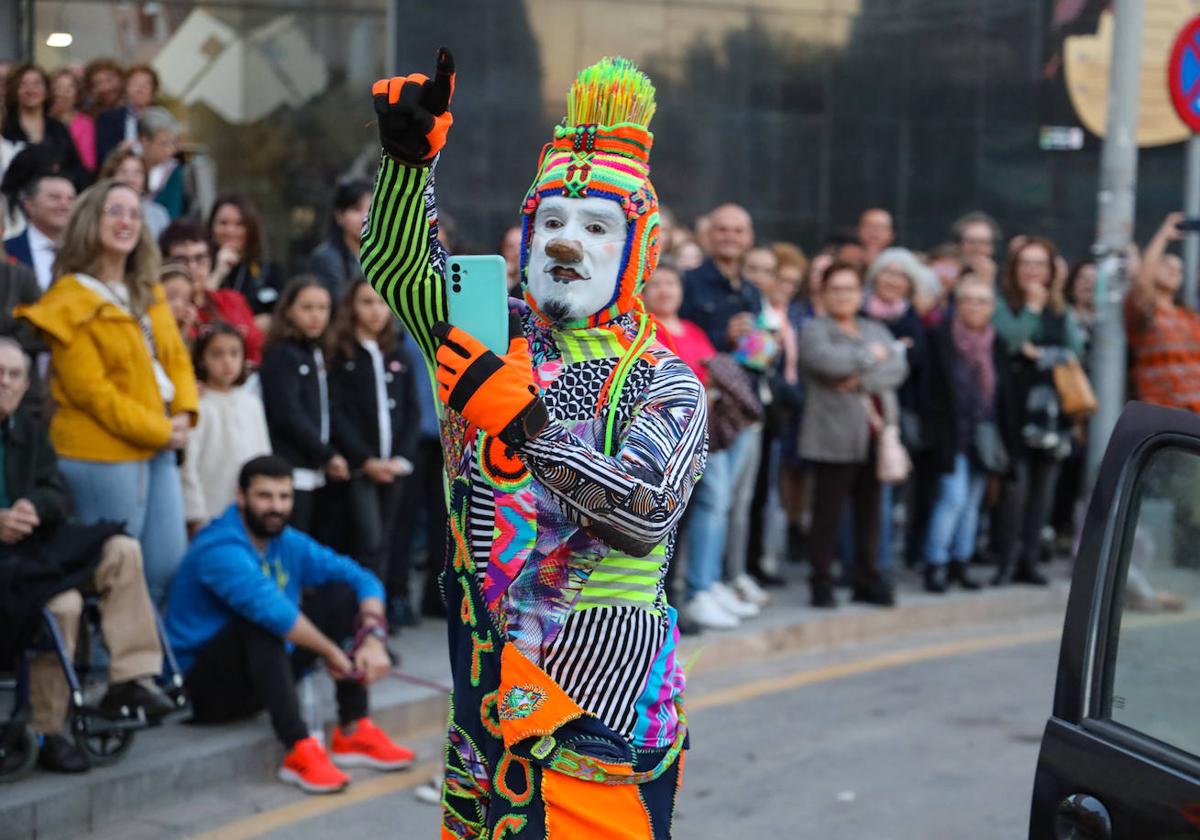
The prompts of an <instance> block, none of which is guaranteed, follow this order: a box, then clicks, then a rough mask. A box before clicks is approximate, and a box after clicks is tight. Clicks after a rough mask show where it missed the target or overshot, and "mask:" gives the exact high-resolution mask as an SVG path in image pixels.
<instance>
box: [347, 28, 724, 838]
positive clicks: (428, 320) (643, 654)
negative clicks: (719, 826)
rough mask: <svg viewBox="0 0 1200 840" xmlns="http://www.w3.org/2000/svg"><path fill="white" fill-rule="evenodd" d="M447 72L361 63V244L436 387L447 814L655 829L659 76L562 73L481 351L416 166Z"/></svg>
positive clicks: (673, 453) (563, 832) (679, 463)
mask: <svg viewBox="0 0 1200 840" xmlns="http://www.w3.org/2000/svg"><path fill="white" fill-rule="evenodd" d="M454 83H455V77H454V65H453V60H452V59H451V57H450V55H449V53H448V52H446V51H445V50H442V51H441V52H440V53H439V56H438V68H437V73H436V75H435V77H434V78H433V79H429V78H427V77H425V76H423V75H420V74H413V75H410V76H403V77H394V78H391V79H383V80H380V81H379V82H376V84H375V88H374V91H373V94H374V99H375V110H376V113H377V115H378V117H379V131H380V140H381V145H382V146H383V151H384V155H383V161H382V165H381V168H380V173H379V178H378V181H377V183H376V187H375V195H374V200H373V202H372V206H371V213H370V216H369V217H368V221H367V227H366V231H365V235H364V238H363V251H362V254H363V260H362V261H363V270H364V273H365V274H366V276H367V278H368V280H369V281H370V282H371V283H372V285H373V286H374V287H375V288H376V290H377V291H379V293H380V294H381V295H382V296H383V298H384V299H385V300H386V301H388V303H389V304H390V305H391V306H392V308H393V309H394V310H395V311H396V313H397V314H398V315H399V316H400V318H401V319H402V320H403V321H404V322H405V325H406V326H407V327H408V329H409V330H410V331H411V333H412V335H413V337H414V338H415V339H416V341H417V343H418V344H419V345H420V347H421V349H422V351H423V352H424V354H425V356H426V360H427V361H428V362H429V363H430V365H431V366H432V367H433V368H434V370H435V375H436V380H437V392H438V397H439V399H440V402H441V403H442V415H441V418H440V421H441V435H442V445H443V448H444V450H445V455H446V458H445V463H446V469H447V473H448V475H447V478H448V487H449V496H450V503H449V511H450V531H451V535H452V537H453V539H452V540H451V545H450V547H449V557H448V558H447V564H446V568H445V570H444V572H443V592H444V593H445V595H446V597H447V600H448V608H449V609H448V612H449V614H450V615H449V621H450V627H449V636H450V656H451V665H452V671H453V678H454V694H453V698H452V707H451V709H452V711H451V719H450V727H449V733H448V746H447V758H446V779H445V784H444V788H443V797H442V802H443V810H442V836H443V837H454V838H483V837H499V836H505V837H510V838H521V837H551V838H560V837H599V836H606V837H627V838H635V837H636V838H663V837H667V836H669V833H670V828H671V817H672V812H673V808H674V797H675V791H676V789H677V787H678V784H679V779H680V772H681V765H682V760H681V750H682V749H683V747H684V745H685V741H686V736H687V728H686V718H685V717H684V715H683V710H682V704H681V702H680V700H681V696H682V694H683V688H684V674H683V668H682V667H681V664H680V663H679V662H678V661H677V659H676V656H675V645H676V642H677V639H678V632H677V629H676V626H675V610H674V609H673V608H672V607H671V606H670V605H669V604H667V601H666V596H665V589H664V587H663V577H664V575H665V572H666V568H667V564H668V563H669V562H670V559H671V555H672V554H673V551H674V535H675V529H676V526H677V524H678V522H679V519H680V517H681V516H682V514H683V510H684V508H685V506H686V505H687V501H688V497H689V495H690V494H691V490H692V487H693V485H694V484H695V482H696V480H697V479H698V478H699V476H700V474H701V472H702V471H703V468H704V460H705V452H706V439H707V433H706V427H707V417H706V413H705V399H704V391H703V388H702V387H701V385H700V383H699V381H698V380H697V379H696V377H695V376H694V375H693V374H692V372H691V371H690V369H688V367H687V366H686V365H685V364H684V363H683V362H682V361H680V360H679V359H678V358H677V357H676V356H674V355H673V354H672V353H671V352H670V351H668V350H667V349H666V348H665V347H664V346H663V345H662V344H661V343H660V342H659V341H658V340H657V339H656V332H655V325H654V322H653V320H652V319H651V318H650V317H649V316H648V315H647V314H646V312H645V309H644V307H643V305H642V301H641V296H640V291H641V286H642V283H643V282H644V280H645V279H646V278H647V277H648V276H649V275H650V273H651V272H652V271H653V270H654V267H655V265H656V263H657V260H658V200H657V197H656V195H655V192H654V188H653V186H652V184H651V183H650V180H649V154H650V148H651V145H652V142H653V135H652V134H651V133H650V132H649V130H648V128H647V126H648V124H649V122H650V118H651V117H652V116H653V113H654V107H655V106H654V88H653V86H652V85H651V83H650V81H649V79H647V78H646V77H645V76H644V75H643V74H642V73H641V72H640V71H638V70H637V68H636V67H634V66H633V65H632V64H631V63H630V62H628V61H625V60H624V59H604V60H603V61H601V62H599V63H597V64H596V65H593V66H592V67H589V68H586V69H585V70H583V71H582V72H581V73H580V75H579V78H578V79H577V80H576V82H575V84H574V85H573V86H572V88H571V91H570V93H569V96H568V108H567V110H568V115H567V119H566V120H564V122H563V124H562V125H560V126H558V127H557V128H556V129H555V131H554V137H553V138H552V141H551V143H550V144H548V145H547V146H546V147H545V148H544V150H543V152H542V156H541V159H540V160H539V162H538V172H537V176H536V178H535V180H534V183H533V186H532V187H531V189H530V191H529V193H528V194H527V195H526V197H525V203H524V205H523V208H522V215H523V219H522V228H521V239H520V254H521V256H520V280H521V291H522V293H523V296H524V300H515V299H510V300H509V302H508V313H507V320H508V345H507V349H506V351H503V352H501V353H496V352H493V351H491V350H488V349H487V348H486V347H485V346H484V344H483V343H482V342H481V341H480V340H479V339H478V338H477V337H476V336H474V335H472V334H471V332H470V331H469V330H467V329H463V328H462V326H461V325H451V324H448V323H446V322H445V319H446V317H447V305H446V290H445V278H444V277H443V276H442V266H445V265H446V256H445V254H443V253H442V252H441V251H440V249H439V246H438V245H437V244H436V230H437V220H436V204H435V202H434V199H433V167H434V164H435V163H436V161H437V158H438V156H439V153H440V152H441V150H442V148H443V147H444V145H445V141H446V133H447V131H448V130H449V128H450V125H451V123H452V122H453V118H452V116H451V114H450V112H449V110H448V108H449V105H450V100H451V96H452V93H453V90H454ZM451 265H453V264H451ZM462 284H463V287H464V291H465V290H466V286H467V280H466V279H465V278H464V279H463V281H462ZM495 317H497V318H504V317H505V313H504V312H503V311H500V312H497V313H496V316H495Z"/></svg>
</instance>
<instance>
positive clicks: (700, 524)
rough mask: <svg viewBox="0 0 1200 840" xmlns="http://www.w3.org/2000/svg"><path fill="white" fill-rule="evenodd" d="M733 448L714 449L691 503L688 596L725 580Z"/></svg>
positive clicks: (694, 490)
mask: <svg viewBox="0 0 1200 840" xmlns="http://www.w3.org/2000/svg"><path fill="white" fill-rule="evenodd" d="M729 453H730V450H728V449H725V450H722V451H720V452H712V453H710V454H709V456H708V463H707V464H706V465H705V467H704V475H703V476H702V477H701V478H700V483H699V484H697V485H696V487H695V489H693V490H692V498H691V500H690V501H689V503H688V507H689V511H688V521H687V531H686V533H685V534H684V538H685V540H686V542H685V545H686V550H687V570H686V575H685V583H686V585H687V597H688V598H689V599H690V598H691V597H692V596H693V595H695V594H696V593H697V592H704V591H706V590H707V589H708V588H709V587H710V586H712V585H713V584H714V583H716V582H717V581H718V580H720V579H721V557H722V555H723V554H724V551H725V533H726V531H728V529H729V505H730V503H731V502H732V501H733V487H732V486H731V480H730V475H729V474H730V458H729Z"/></svg>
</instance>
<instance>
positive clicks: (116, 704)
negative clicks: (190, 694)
mask: <svg viewBox="0 0 1200 840" xmlns="http://www.w3.org/2000/svg"><path fill="white" fill-rule="evenodd" d="M138 709H141V710H142V712H143V713H144V714H145V716H146V720H149V721H154V720H158V719H159V718H162V717H165V716H166V715H169V714H170V713H171V712H173V711H175V704H174V703H173V702H171V698H170V697H168V696H167V695H166V694H165V693H163V690H162V689H161V688H159V687H158V686H157V685H155V684H154V682H153V681H152V680H150V679H149V678H146V679H141V680H130V681H129V682H123V683H114V684H113V685H110V686H109V687H108V691H106V692H104V697H103V698H101V700H100V710H101V711H102V712H104V713H105V714H107V715H112V716H113V717H130V718H132V717H137V716H138V711H137V710H138Z"/></svg>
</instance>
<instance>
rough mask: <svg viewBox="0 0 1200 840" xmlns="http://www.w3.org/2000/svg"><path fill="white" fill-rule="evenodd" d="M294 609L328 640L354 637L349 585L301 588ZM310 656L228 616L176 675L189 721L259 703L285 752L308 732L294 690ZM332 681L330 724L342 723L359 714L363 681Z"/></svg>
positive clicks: (217, 718)
mask: <svg viewBox="0 0 1200 840" xmlns="http://www.w3.org/2000/svg"><path fill="white" fill-rule="evenodd" d="M301 607H302V608H303V611H304V615H305V616H307V617H308V620H309V621H311V622H312V623H313V624H315V625H316V626H317V629H319V630H320V631H321V632H322V633H324V634H325V635H326V636H328V637H329V638H331V639H333V640H334V641H336V642H340V641H343V640H346V639H350V638H352V637H353V636H354V618H355V616H356V615H357V614H358V599H357V597H356V596H355V593H354V590H353V589H351V588H350V587H349V586H347V585H345V584H331V585H329V586H325V587H322V588H321V589H312V590H308V591H307V592H306V593H305V597H304V600H303V603H302V604H301ZM316 659H317V655H316V654H315V653H313V652H312V651H310V650H306V649H304V648H295V649H294V650H293V651H292V652H291V653H290V654H289V653H288V650H287V647H286V645H285V642H284V640H283V639H281V638H280V637H279V636H276V635H275V634H274V633H272V632H270V631H269V630H266V629H264V628H263V627H261V626H259V625H257V624H255V623H253V622H251V621H247V620H246V619H244V618H240V617H239V618H235V619H233V620H232V621H230V622H229V624H227V625H226V626H225V627H224V628H223V629H222V630H221V631H220V632H219V633H217V635H216V636H214V637H213V638H212V639H210V640H209V641H208V642H207V643H206V644H205V645H204V647H202V648H201V649H200V652H199V653H198V654H197V655H196V661H195V662H194V663H193V664H192V667H191V669H190V670H189V671H188V672H187V676H186V677H185V678H184V685H185V688H186V689H187V693H188V696H189V697H190V698H191V700H192V712H193V719H194V720H195V721H196V722H197V723H228V722H229V721H232V720H238V719H239V718H245V717H250V716H251V715H254V714H257V713H258V712H259V711H261V710H262V709H264V708H265V709H266V710H267V713H268V714H269V715H270V716H271V728H272V729H274V730H275V735H276V737H278V738H279V740H280V741H282V742H283V745H284V747H286V748H287V749H289V750H290V749H291V748H292V745H293V744H295V743H296V742H297V741H300V740H302V739H304V738H307V737H308V725H307V724H306V723H305V721H304V718H303V717H302V716H301V714H300V703H299V699H298V698H297V696H296V678H297V677H298V676H300V675H302V674H303V673H304V672H305V671H307V670H308V669H309V668H310V667H311V666H312V664H313V663H314V662H315V661H316ZM336 685H337V706H338V723H339V724H341V725H342V726H345V725H347V724H350V723H353V722H354V721H356V720H359V719H360V718H363V717H366V714H367V689H366V687H365V686H363V685H362V684H361V683H359V682H355V681H353V680H342V681H339V682H337V684H336Z"/></svg>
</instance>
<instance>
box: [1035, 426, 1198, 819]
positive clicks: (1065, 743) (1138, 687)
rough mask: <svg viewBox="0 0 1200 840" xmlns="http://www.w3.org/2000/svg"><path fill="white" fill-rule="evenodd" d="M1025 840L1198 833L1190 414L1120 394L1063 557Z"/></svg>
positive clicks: (1194, 465) (1193, 435) (1194, 469)
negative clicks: (1052, 677)
mask: <svg viewBox="0 0 1200 840" xmlns="http://www.w3.org/2000/svg"><path fill="white" fill-rule="evenodd" d="M1029 836H1030V837H1031V838H1034V840H1050V838H1054V840H1066V838H1080V839H1082V838H1110V837H1111V838H1117V840H1123V839H1124V838H1138V840H1156V839H1157V838H1182V837H1200V417H1198V416H1197V415H1195V414H1192V413H1190V412H1184V411H1176V410H1172V409H1165V408H1159V407H1157V406H1150V405H1147V404H1145V403H1130V404H1129V405H1128V406H1127V407H1126V409H1125V411H1124V412H1123V413H1122V415H1121V418H1120V420H1119V422H1118V423H1117V427H1116V429H1115V430H1114V432H1113V436H1112V439H1111V441H1110V442H1109V446H1108V450H1107V451H1106V453H1105V456H1104V461H1103V464H1102V466H1101V469H1100V473H1099V476H1098V479H1097V483H1096V487H1095V490H1094V492H1093V494H1092V499H1091V504H1090V506H1089V508H1088V512H1087V519H1086V521H1085V524H1084V530H1083V536H1082V540H1081V543H1080V547H1079V553H1078V556H1077V558H1076V561H1075V571H1074V576H1073V578H1072V581H1071V594H1070V599H1069V601H1068V606H1067V615H1066V621H1065V624H1064V628H1063V638H1062V647H1061V649H1060V652H1059V663H1058V676H1057V683H1056V687H1055V697H1054V710H1053V716H1052V717H1051V718H1050V720H1049V721H1048V722H1047V724H1046V729H1045V733H1044V734H1043V737H1042V746H1041V754H1040V755H1039V757H1038V767H1037V774H1036V777H1035V780H1034V790H1033V807H1032V812H1031V815H1030V826H1029Z"/></svg>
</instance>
